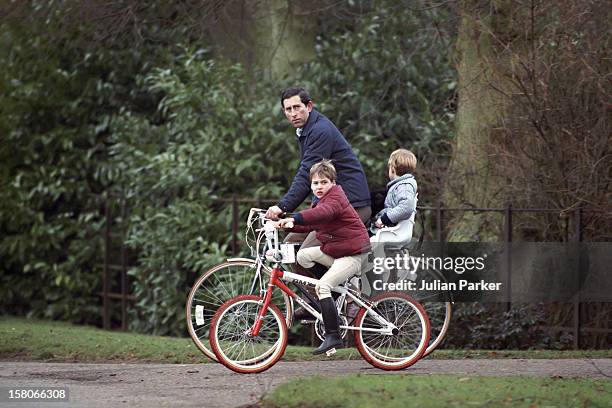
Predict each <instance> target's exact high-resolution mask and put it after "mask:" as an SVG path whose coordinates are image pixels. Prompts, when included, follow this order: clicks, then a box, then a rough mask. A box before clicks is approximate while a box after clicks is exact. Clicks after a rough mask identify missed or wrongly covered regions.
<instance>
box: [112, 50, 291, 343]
mask: <svg viewBox="0 0 612 408" xmlns="http://www.w3.org/2000/svg"><path fill="white" fill-rule="evenodd" d="M144 82H145V84H146V86H147V89H148V91H149V92H151V93H152V94H158V95H160V96H161V99H160V102H159V115H160V117H159V123H158V124H156V125H152V124H150V123H149V121H148V118H139V117H137V115H132V114H131V113H126V114H124V115H122V116H120V117H116V118H114V119H113V120H112V123H111V131H112V133H113V147H112V161H113V163H114V165H115V167H116V168H121V169H122V174H121V178H120V188H121V190H122V191H123V194H124V195H125V197H126V199H127V201H128V202H129V203H130V206H131V208H132V211H131V213H132V216H131V218H130V229H129V234H128V240H127V242H128V244H129V245H131V246H132V247H134V248H136V249H137V251H138V254H139V258H138V265H137V266H135V267H134V268H133V269H132V270H131V271H130V274H131V275H132V276H133V278H134V288H135V294H136V296H137V297H138V299H139V301H138V303H137V304H136V307H135V309H134V313H135V316H134V317H136V319H132V321H133V327H134V328H136V329H138V330H143V331H149V332H155V333H160V334H168V333H173V334H184V332H185V329H184V324H183V305H184V302H185V297H186V294H187V291H188V288H189V285H190V284H191V283H192V281H189V278H190V277H191V278H192V277H193V276H194V273H195V274H197V273H201V272H203V271H205V270H206V269H207V268H208V267H210V266H213V265H215V264H217V263H219V262H220V261H222V260H223V258H224V254H225V253H226V252H227V246H228V244H229V242H230V239H231V215H232V214H231V211H230V208H229V206H228V205H227V204H226V203H225V204H224V203H223V202H219V201H218V198H220V197H229V196H230V195H231V194H232V193H235V192H240V195H242V196H250V197H263V198H266V197H280V195H281V194H282V192H283V191H284V189H285V186H286V185H288V184H289V182H290V180H291V177H292V176H293V170H292V171H290V172H288V171H287V168H290V169H296V168H297V165H298V163H297V161H298V155H297V152H296V146H295V141H294V139H293V136H291V134H289V135H288V134H287V132H286V131H285V129H284V128H283V129H282V131H279V130H278V129H279V128H280V125H281V124H282V120H284V118H282V117H281V115H280V109H279V108H278V106H277V103H278V101H277V100H276V98H270V97H269V95H267V90H266V88H264V87H263V86H262V85H260V84H257V83H256V84H252V83H250V81H249V77H248V76H247V74H246V73H245V71H244V70H243V69H242V68H241V67H240V66H239V65H232V64H224V63H220V62H217V61H213V60H211V59H209V58H207V56H206V53H205V52H204V51H202V50H199V51H187V52H186V53H185V54H184V55H181V56H179V57H178V58H177V59H176V61H175V62H174V63H173V64H172V65H171V66H169V67H166V68H164V69H157V70H155V71H154V72H153V73H152V74H151V75H149V76H147V77H146V78H145V80H144Z"/></svg>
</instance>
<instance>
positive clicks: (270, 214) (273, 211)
mask: <svg viewBox="0 0 612 408" xmlns="http://www.w3.org/2000/svg"><path fill="white" fill-rule="evenodd" d="M282 213H283V210H281V209H280V207H279V206H277V205H273V206H272V207H270V208H268V211H266V218H268V219H270V220H274V221H276V220H278V218H279V217H280V215H281V214H282Z"/></svg>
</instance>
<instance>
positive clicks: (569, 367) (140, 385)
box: [0, 359, 612, 408]
mask: <svg viewBox="0 0 612 408" xmlns="http://www.w3.org/2000/svg"><path fill="white" fill-rule="evenodd" d="M348 373H361V374H371V375H378V374H383V373H385V372H384V371H381V370H378V369H375V368H373V367H371V366H369V365H368V364H367V363H365V362H363V361H360V360H356V361H317V362H296V363H283V362H280V363H278V364H276V365H275V366H274V367H272V368H271V369H270V370H268V371H266V372H264V373H262V374H257V375H239V374H235V373H233V372H231V371H229V370H228V369H226V368H225V367H223V366H221V365H220V364H188V365H186V364H68V363H61V364H60V363H21V362H0V387H7V386H11V387H13V386H17V387H19V386H21V387H24V386H40V387H44V386H46V387H51V386H54V387H68V389H69V392H70V403H68V404H66V403H64V404H61V403H50V402H47V403H43V404H39V405H37V406H41V407H49V408H51V407H57V406H72V407H76V406H78V407H116V406H125V407H128V406H129V407H162V406H168V407H170V406H172V407H206V408H213V407H239V406H243V405H246V404H250V403H254V402H256V401H257V400H258V399H259V398H261V396H262V395H264V394H265V393H267V392H269V391H270V390H271V389H272V388H273V384H274V385H277V384H280V383H282V382H286V381H289V380H290V379H293V378H296V377H300V376H301V377H306V376H311V375H314V374H319V375H325V376H340V375H346V374H348ZM397 374H404V375H410V374H459V375H481V376H533V377H563V378H569V377H581V378H600V379H608V380H609V379H611V378H612V359H560V360H526V359H514V360H513V359H503V360H423V361H420V362H419V363H417V364H416V365H414V366H412V367H410V368H408V369H407V370H404V371H400V372H397ZM8 406H15V407H26V406H35V405H28V404H25V403H18V404H12V405H10V404H7V403H0V407H8Z"/></svg>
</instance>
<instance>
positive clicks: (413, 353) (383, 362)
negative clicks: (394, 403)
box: [355, 292, 429, 370]
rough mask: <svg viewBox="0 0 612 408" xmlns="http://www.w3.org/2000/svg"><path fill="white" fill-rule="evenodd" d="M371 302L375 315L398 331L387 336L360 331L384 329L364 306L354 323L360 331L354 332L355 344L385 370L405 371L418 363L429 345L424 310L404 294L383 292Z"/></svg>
mask: <svg viewBox="0 0 612 408" xmlns="http://www.w3.org/2000/svg"><path fill="white" fill-rule="evenodd" d="M372 302H373V306H372V308H373V309H374V310H375V311H376V313H378V314H379V315H380V316H382V317H383V318H385V319H387V320H388V321H389V322H391V323H393V324H394V325H395V326H396V327H397V328H398V329H399V331H398V333H395V334H393V335H385V334H381V333H372V332H368V331H363V330H361V329H363V328H374V329H377V328H381V326H380V324H379V323H378V322H377V321H376V320H375V319H374V318H373V317H372V314H371V312H370V311H369V310H368V309H366V308H364V307H362V308H361V310H360V311H359V313H358V314H357V317H356V320H355V326H357V327H359V328H360V330H356V331H355V345H356V346H357V350H358V351H359V353H360V354H361V356H362V357H363V358H364V360H366V361H367V362H368V363H370V364H371V365H373V366H374V367H377V368H380V369H383V370H403V369H405V368H407V367H410V366H411V365H413V364H414V363H416V362H417V361H419V359H420V358H421V357H422V356H423V354H424V353H425V350H426V349H427V345H428V343H429V319H428V318H427V314H426V313H425V311H424V310H423V307H422V306H421V305H420V304H419V303H418V302H416V301H414V300H413V299H412V298H410V297H409V296H408V295H405V294H403V293H401V292H389V293H383V294H381V295H378V296H375V297H374V298H373V299H372Z"/></svg>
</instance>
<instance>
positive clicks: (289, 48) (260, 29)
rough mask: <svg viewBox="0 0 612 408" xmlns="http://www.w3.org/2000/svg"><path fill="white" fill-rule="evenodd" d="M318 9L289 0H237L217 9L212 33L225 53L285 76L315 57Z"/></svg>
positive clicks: (278, 76) (273, 75) (270, 74)
mask: <svg viewBox="0 0 612 408" xmlns="http://www.w3.org/2000/svg"><path fill="white" fill-rule="evenodd" d="M316 12H317V7H316V6H315V5H313V4H308V7H307V6H306V5H304V4H303V3H297V2H292V1H288V0H260V1H247V0H235V1H231V2H227V3H226V4H225V6H223V7H222V8H221V9H220V10H218V11H217V13H218V14H217V19H216V21H215V22H214V23H213V24H212V25H211V29H210V33H211V36H212V39H213V43H214V44H215V47H216V49H217V51H218V52H219V53H220V54H221V55H223V56H225V57H228V58H230V59H232V60H234V61H238V62H241V63H243V64H244V65H245V66H246V67H248V68H260V69H263V70H264V72H265V73H266V75H267V76H268V77H269V78H271V79H281V78H282V77H284V76H285V75H286V74H287V73H289V72H290V71H291V70H292V69H293V68H294V67H295V66H296V65H298V64H301V63H304V62H307V61H309V60H310V59H312V58H314V55H315V50H314V43H315V36H316Z"/></svg>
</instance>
